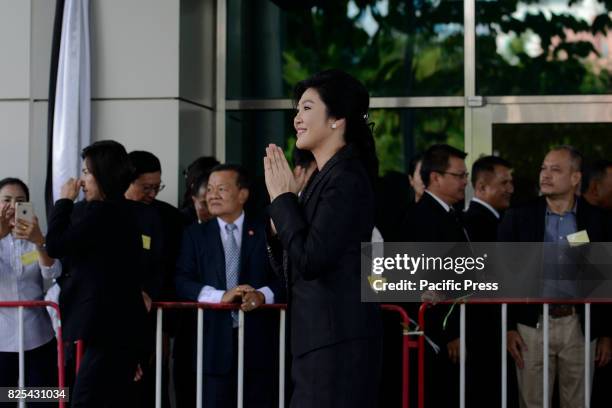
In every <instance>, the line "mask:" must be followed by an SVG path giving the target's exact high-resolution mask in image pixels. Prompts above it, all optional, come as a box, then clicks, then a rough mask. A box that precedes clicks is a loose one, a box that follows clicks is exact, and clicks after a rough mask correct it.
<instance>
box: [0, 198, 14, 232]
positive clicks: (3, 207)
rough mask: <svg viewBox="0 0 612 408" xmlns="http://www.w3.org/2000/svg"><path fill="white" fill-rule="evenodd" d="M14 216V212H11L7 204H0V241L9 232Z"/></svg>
mask: <svg viewBox="0 0 612 408" xmlns="http://www.w3.org/2000/svg"><path fill="white" fill-rule="evenodd" d="M14 216H15V211H13V210H11V206H10V205H9V204H8V203H3V204H0V239H2V238H4V237H6V236H7V235H8V234H9V233H10V232H11V220H12V219H13V217H14Z"/></svg>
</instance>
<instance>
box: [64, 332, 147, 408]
mask: <svg viewBox="0 0 612 408" xmlns="http://www.w3.org/2000/svg"><path fill="white" fill-rule="evenodd" d="M138 357H139V354H138V352H137V349H136V348H135V347H130V346H126V345H124V344H117V343H114V342H96V341H90V342H88V343H86V344H85V354H84V355H83V359H82V361H81V366H80V367H79V372H78V374H77V376H76V380H75V384H74V389H73V390H72V395H71V397H70V399H71V407H72V408H77V407H78V408H81V407H83V408H98V407H100V408H102V407H104V408H106V407H108V408H110V407H112V408H117V407H129V406H131V401H133V392H134V374H135V373H136V366H137V364H138Z"/></svg>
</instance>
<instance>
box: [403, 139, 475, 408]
mask: <svg viewBox="0 0 612 408" xmlns="http://www.w3.org/2000/svg"><path fill="white" fill-rule="evenodd" d="M465 157H466V154H465V153H464V152H462V151H461V150H458V149H456V148H454V147H451V146H449V145H434V146H431V147H430V148H429V149H427V151H426V152H425V153H424V154H423V161H422V163H421V179H422V180H423V183H424V184H425V193H424V194H423V196H422V197H421V199H420V200H419V202H418V203H417V204H416V206H415V207H414V210H413V211H411V212H410V213H409V216H408V218H407V220H406V223H405V233H406V241H409V242H468V241H469V237H468V234H467V231H466V230H465V228H464V226H463V223H462V220H461V212H460V211H457V210H455V209H454V207H453V206H455V205H457V204H458V203H461V202H462V201H463V199H464V197H465V187H466V185H467V181H468V175H469V173H468V172H467V169H466V166H465V162H464V159H465ZM412 306H418V305H412ZM414 309H415V310H414V311H413V313H411V315H415V314H414V313H415V312H416V307H415V308H414ZM447 313H449V307H448V306H447V305H438V306H434V307H433V308H431V309H429V310H428V313H427V315H426V321H427V324H426V328H425V330H426V334H427V335H428V336H429V337H431V338H432V340H433V341H434V342H435V343H437V344H438V345H439V346H441V350H440V353H439V354H437V355H434V354H433V353H430V354H429V360H430V361H429V364H427V363H426V366H428V367H429V368H428V373H427V374H426V376H427V378H426V395H427V397H428V399H429V401H428V402H427V406H432V407H435V406H451V405H452V404H456V403H457V401H458V395H459V391H458V370H457V367H456V366H454V365H452V364H451V363H456V362H457V361H458V359H459V337H458V336H459V331H458V319H457V318H458V316H457V313H454V312H453V313H452V315H451V318H450V320H449V324H448V327H446V328H445V329H443V322H444V320H445V316H446V314H447ZM415 316H416V315H415ZM428 350H429V349H428ZM440 386H446V387H448V390H449V392H445V393H440V392H439V391H437V390H439V387H440Z"/></svg>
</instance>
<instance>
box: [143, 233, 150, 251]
mask: <svg viewBox="0 0 612 408" xmlns="http://www.w3.org/2000/svg"><path fill="white" fill-rule="evenodd" d="M142 247H143V248H144V249H146V250H149V249H151V237H150V236H148V235H142Z"/></svg>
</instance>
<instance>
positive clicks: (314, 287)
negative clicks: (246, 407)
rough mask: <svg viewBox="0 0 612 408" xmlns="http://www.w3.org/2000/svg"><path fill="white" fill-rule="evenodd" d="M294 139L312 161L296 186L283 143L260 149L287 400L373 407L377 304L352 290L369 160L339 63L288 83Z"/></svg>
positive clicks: (354, 97) (368, 190)
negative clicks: (276, 250)
mask: <svg viewBox="0 0 612 408" xmlns="http://www.w3.org/2000/svg"><path fill="white" fill-rule="evenodd" d="M295 99H296V101H297V112H296V116H295V119H294V127H295V130H296V132H297V142H296V146H297V147H298V148H300V149H305V150H309V151H311V152H312V153H313V155H314V157H315V160H316V163H317V170H316V171H315V173H314V174H313V175H312V176H311V177H310V178H309V180H308V182H307V185H306V187H305V188H304V189H303V191H302V193H301V194H300V196H299V198H298V196H297V192H298V191H299V190H300V189H301V185H300V184H301V183H300V181H301V180H300V178H301V177H303V176H302V175H301V174H298V175H297V177H294V175H293V173H292V172H291V169H290V168H289V165H288V163H287V160H286V159H285V157H284V155H283V151H282V149H280V148H279V147H277V146H274V145H270V146H269V147H268V148H267V149H266V157H265V158H264V170H265V177H266V186H267V188H268V193H269V194H270V200H271V202H272V203H271V206H270V214H271V217H272V220H273V222H274V225H275V227H276V230H277V231H278V234H277V237H278V239H279V240H280V243H281V244H282V247H283V250H284V251H285V254H286V256H284V257H283V258H284V259H286V260H287V261H288V264H289V265H286V266H287V267H286V268H285V270H287V271H288V276H287V280H288V286H289V292H290V302H289V303H290V319H291V320H290V324H291V352H292V356H293V361H292V376H293V382H294V392H293V396H292V398H291V407H292V408H302V407H307V408H311V407H316V408H325V407H375V406H376V404H377V390H378V385H379V384H378V383H379V379H380V364H381V338H380V330H381V324H380V314H379V310H378V306H377V305H376V304H372V303H363V302H361V299H360V293H361V292H360V288H361V281H360V248H361V242H370V238H371V235H372V228H373V227H374V194H373V187H372V184H373V180H374V178H375V177H376V173H377V169H378V160H377V158H376V152H375V148H374V139H373V136H372V131H371V129H370V127H369V126H368V122H367V118H368V116H367V112H368V106H369V96H368V92H367V90H366V89H365V87H364V86H363V85H362V84H361V83H360V82H359V81H357V80H356V79H355V78H353V77H351V76H350V75H348V74H346V73H344V72H342V71H340V70H328V71H323V72H320V73H318V74H316V75H314V76H313V77H311V78H309V79H307V80H304V81H302V82H300V83H298V84H297V86H296V88H295Z"/></svg>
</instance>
